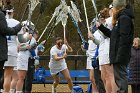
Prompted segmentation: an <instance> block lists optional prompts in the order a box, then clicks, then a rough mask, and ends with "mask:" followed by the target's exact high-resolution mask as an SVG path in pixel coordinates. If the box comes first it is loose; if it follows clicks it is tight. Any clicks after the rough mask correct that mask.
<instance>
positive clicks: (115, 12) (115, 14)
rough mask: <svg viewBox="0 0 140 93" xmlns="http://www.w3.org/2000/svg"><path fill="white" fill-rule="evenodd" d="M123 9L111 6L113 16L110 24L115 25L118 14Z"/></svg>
mask: <svg viewBox="0 0 140 93" xmlns="http://www.w3.org/2000/svg"><path fill="white" fill-rule="evenodd" d="M123 9H124V7H114V8H113V18H112V25H113V27H114V26H115V25H116V23H117V21H118V14H119V13H120V12H121V11H122V10H123Z"/></svg>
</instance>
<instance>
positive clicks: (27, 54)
mask: <svg viewBox="0 0 140 93" xmlns="http://www.w3.org/2000/svg"><path fill="white" fill-rule="evenodd" d="M19 44H20V45H33V44H36V40H35V38H34V37H32V39H31V40H29V41H28V42H26V43H19ZM30 56H31V53H30V51H29V50H26V51H19V53H18V57H22V58H25V59H28V58H29V57H30Z"/></svg>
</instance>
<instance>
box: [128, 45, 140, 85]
mask: <svg viewBox="0 0 140 93" xmlns="http://www.w3.org/2000/svg"><path fill="white" fill-rule="evenodd" d="M128 75H129V79H128V81H129V84H135V85H137V84H140V48H139V49H135V48H132V49H131V59H130V64H129V74H128Z"/></svg>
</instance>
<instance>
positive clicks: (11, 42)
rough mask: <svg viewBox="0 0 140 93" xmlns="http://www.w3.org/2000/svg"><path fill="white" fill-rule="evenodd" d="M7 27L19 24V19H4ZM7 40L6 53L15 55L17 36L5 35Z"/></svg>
mask: <svg viewBox="0 0 140 93" xmlns="http://www.w3.org/2000/svg"><path fill="white" fill-rule="evenodd" d="M6 21H7V25H8V27H15V26H16V25H17V24H19V21H17V20H15V19H13V18H11V19H6ZM6 37H7V42H8V55H11V56H17V39H16V38H17V37H16V36H15V35H14V36H6Z"/></svg>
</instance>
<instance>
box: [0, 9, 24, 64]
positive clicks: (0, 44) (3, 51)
mask: <svg viewBox="0 0 140 93" xmlns="http://www.w3.org/2000/svg"><path fill="white" fill-rule="evenodd" d="M21 27H22V26H21V25H20V24H19V25H17V26H16V27H13V28H10V27H7V22H6V19H5V15H4V13H3V12H1V11H0V61H6V60H7V58H8V55H7V52H8V47H7V39H6V35H16V34H17V33H18V32H19V31H20V29H21Z"/></svg>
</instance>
